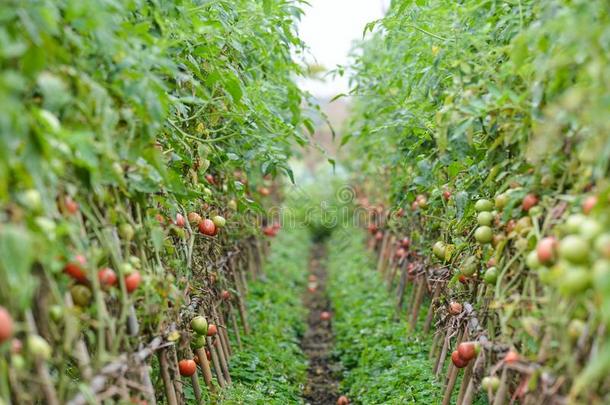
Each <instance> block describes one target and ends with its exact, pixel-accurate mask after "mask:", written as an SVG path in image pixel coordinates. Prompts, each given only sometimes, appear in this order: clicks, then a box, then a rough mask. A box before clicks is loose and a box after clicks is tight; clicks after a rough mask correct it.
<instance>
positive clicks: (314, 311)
mask: <svg viewBox="0 0 610 405" xmlns="http://www.w3.org/2000/svg"><path fill="white" fill-rule="evenodd" d="M325 255H326V252H325V249H324V246H323V245H322V244H319V243H318V244H315V245H314V246H313V248H312V250H311V260H310V262H309V276H310V277H312V275H313V276H315V280H314V278H313V277H312V278H311V279H310V283H309V284H310V286H309V287H312V286H313V285H314V284H315V291H309V290H308V291H306V292H305V298H304V303H305V306H306V307H307V308H308V309H309V316H308V319H307V323H308V329H307V331H306V332H305V335H304V336H303V340H302V342H301V346H302V348H303V352H305V354H306V355H307V357H308V359H309V370H308V378H307V385H306V386H305V389H304V390H303V396H304V398H305V401H306V402H307V403H309V404H312V405H318V404H320V405H326V404H335V403H336V401H337V397H338V396H339V394H338V393H337V392H338V387H339V382H338V379H337V378H336V375H337V374H338V373H337V371H338V365H337V364H336V363H335V362H334V360H333V359H332V357H331V354H332V347H333V332H332V328H331V322H332V320H329V321H324V320H321V319H320V314H321V313H322V312H323V311H329V312H331V313H332V311H331V308H330V301H329V299H328V296H327V295H326V267H325V266H323V265H322V263H321V260H322V259H323V258H324V257H325Z"/></svg>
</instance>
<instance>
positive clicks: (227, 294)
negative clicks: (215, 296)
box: [220, 290, 231, 301]
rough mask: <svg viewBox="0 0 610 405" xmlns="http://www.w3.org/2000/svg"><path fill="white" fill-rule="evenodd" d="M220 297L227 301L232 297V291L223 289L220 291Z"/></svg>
mask: <svg viewBox="0 0 610 405" xmlns="http://www.w3.org/2000/svg"><path fill="white" fill-rule="evenodd" d="M220 298H222V299H223V300H225V301H229V300H230V299H231V293H230V292H228V291H227V290H223V291H222V292H221V293H220Z"/></svg>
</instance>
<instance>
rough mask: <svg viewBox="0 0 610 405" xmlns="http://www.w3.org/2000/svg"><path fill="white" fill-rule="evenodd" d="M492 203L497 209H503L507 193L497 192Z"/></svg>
mask: <svg viewBox="0 0 610 405" xmlns="http://www.w3.org/2000/svg"><path fill="white" fill-rule="evenodd" d="M494 203H495V206H496V208H497V209H499V210H503V209H504V207H506V204H508V194H506V193H502V194H498V195H497V196H496V198H495V200H494Z"/></svg>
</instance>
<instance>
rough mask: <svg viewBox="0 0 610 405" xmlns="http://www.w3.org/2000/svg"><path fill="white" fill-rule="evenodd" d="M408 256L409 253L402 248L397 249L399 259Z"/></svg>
mask: <svg viewBox="0 0 610 405" xmlns="http://www.w3.org/2000/svg"><path fill="white" fill-rule="evenodd" d="M406 255H407V251H406V250H405V249H404V248H402V247H400V248H398V249H396V257H397V258H399V259H402V258H403V257H405V256H406Z"/></svg>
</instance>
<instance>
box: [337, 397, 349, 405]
mask: <svg viewBox="0 0 610 405" xmlns="http://www.w3.org/2000/svg"><path fill="white" fill-rule="evenodd" d="M337 405H349V399H347V397H346V396H345V395H341V396H340V397H339V398H338V399H337Z"/></svg>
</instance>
